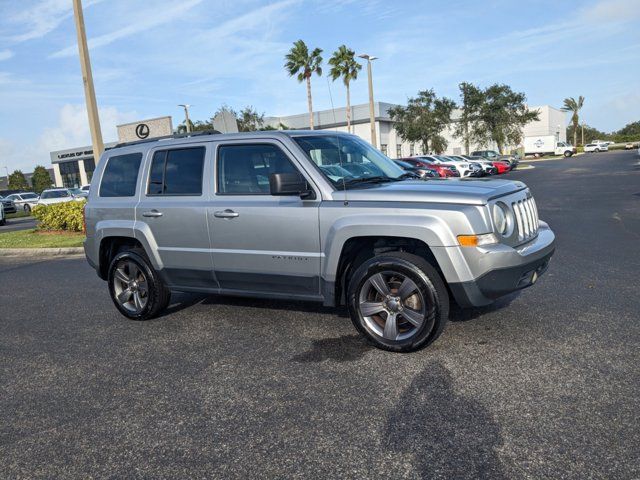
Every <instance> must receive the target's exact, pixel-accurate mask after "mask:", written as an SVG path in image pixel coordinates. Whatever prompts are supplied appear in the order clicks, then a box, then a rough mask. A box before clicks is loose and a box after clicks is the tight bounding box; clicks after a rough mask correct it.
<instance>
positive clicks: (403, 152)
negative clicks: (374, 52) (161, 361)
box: [265, 102, 567, 158]
mask: <svg viewBox="0 0 640 480" xmlns="http://www.w3.org/2000/svg"><path fill="white" fill-rule="evenodd" d="M395 106H396V105H394V104H392V103H385V102H376V103H375V104H374V107H375V108H374V111H375V128H376V140H377V144H378V148H380V150H381V151H382V152H383V153H385V154H386V155H388V156H389V157H391V158H402V157H410V156H412V155H421V154H426V153H429V152H423V151H422V145H421V144H419V143H416V144H412V143H410V142H404V141H403V140H402V139H401V138H400V137H399V136H398V135H397V133H396V131H395V129H394V128H393V124H394V122H393V120H391V116H390V115H389V109H390V108H392V107H395ZM529 109H530V110H537V111H538V115H539V119H538V120H537V121H535V122H531V123H529V124H528V125H526V126H525V127H524V129H523V132H522V133H523V138H524V137H525V136H542V135H555V136H556V138H557V139H558V141H566V125H567V122H566V113H565V112H563V111H562V110H559V109H557V108H554V107H551V106H549V105H543V106H541V107H529ZM459 115H460V113H459V111H455V112H454V114H453V118H454V120H455V119H456V118H459ZM369 118H370V117H369V104H367V103H364V104H359V105H353V106H352V107H351V133H354V134H356V135H358V136H359V137H361V138H363V139H365V140H367V141H371V128H370V125H371V123H370V121H369ZM313 121H314V126H315V129H316V130H335V131H340V132H346V131H347V109H346V108H336V109H333V110H320V111H317V112H314V113H313ZM265 124H266V125H269V126H272V127H274V128H278V127H279V126H280V124H282V125H285V126H286V127H287V128H290V129H296V130H298V129H299V130H305V129H308V128H309V114H308V113H301V114H297V115H289V116H284V117H267V118H265ZM453 130H454V126H453V124H452V125H450V126H449V127H448V128H447V129H445V131H444V132H442V135H443V136H444V137H445V139H446V140H447V143H448V146H447V150H446V152H445V153H446V154H450V155H455V154H462V153H465V151H464V143H463V142H462V140H461V139H459V138H456V137H454V136H453ZM512 147H513V148H517V147H518V145H513V146H512ZM484 149H494V150H497V147H496V145H494V144H489V145H486V146H482V145H471V150H484Z"/></svg>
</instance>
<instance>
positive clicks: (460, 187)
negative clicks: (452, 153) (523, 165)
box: [333, 178, 527, 205]
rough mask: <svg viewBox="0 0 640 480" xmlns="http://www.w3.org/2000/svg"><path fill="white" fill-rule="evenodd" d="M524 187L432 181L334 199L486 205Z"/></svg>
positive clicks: (506, 183) (360, 191)
mask: <svg viewBox="0 0 640 480" xmlns="http://www.w3.org/2000/svg"><path fill="white" fill-rule="evenodd" d="M524 188H527V186H526V185H525V184H524V183H522V182H520V181H512V180H493V179H467V178H461V179H460V178H455V179H452V178H448V179H444V178H432V179H429V180H426V181H425V180H405V181H402V182H390V183H380V184H372V185H363V186H362V187H361V188H358V189H351V190H346V191H342V190H340V191H337V192H334V193H333V199H334V200H338V201H344V200H349V201H353V202H429V203H462V204H467V205H485V204H486V203H487V202H488V201H489V199H490V198H494V197H500V196H503V195H507V194H509V193H513V192H516V191H518V190H522V189H524Z"/></svg>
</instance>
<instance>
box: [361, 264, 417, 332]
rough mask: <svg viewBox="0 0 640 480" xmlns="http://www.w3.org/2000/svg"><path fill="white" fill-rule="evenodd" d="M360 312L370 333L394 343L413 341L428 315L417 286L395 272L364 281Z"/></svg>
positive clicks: (377, 274)
mask: <svg viewBox="0 0 640 480" xmlns="http://www.w3.org/2000/svg"><path fill="white" fill-rule="evenodd" d="M358 308H359V310H360V314H361V315H362V318H363V319H364V325H365V327H366V328H367V330H369V331H370V332H371V333H372V334H374V335H377V336H379V337H382V338H384V339H385V340H391V341H400V340H406V339H408V338H411V337H413V336H414V335H415V334H416V333H417V332H418V331H419V330H420V327H422V324H423V323H424V320H425V317H426V312H427V305H426V302H425V300H424V296H423V295H422V292H421V291H420V289H419V288H418V285H417V284H416V283H415V282H414V281H413V280H411V279H410V278H409V277H407V276H406V275H404V274H402V273H399V272H394V271H384V272H378V273H375V274H373V275H371V276H370V277H368V278H367V279H366V280H365V282H364V283H363V285H362V288H361V289H360V296H359V301H358Z"/></svg>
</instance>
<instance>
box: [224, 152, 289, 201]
mask: <svg viewBox="0 0 640 480" xmlns="http://www.w3.org/2000/svg"><path fill="white" fill-rule="evenodd" d="M217 172H218V193H219V194H224V195H268V194H269V192H270V188H269V176H270V175H271V174H272V173H297V172H298V170H297V169H296V167H295V166H293V164H292V163H291V161H290V160H289V158H287V156H286V155H285V154H284V152H283V151H282V150H280V149H279V148H278V147H276V146H275V145H270V144H261V145H227V146H225V145H223V146H221V147H220V148H219V149H218V161H217Z"/></svg>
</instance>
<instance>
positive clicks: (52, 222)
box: [31, 200, 87, 232]
mask: <svg viewBox="0 0 640 480" xmlns="http://www.w3.org/2000/svg"><path fill="white" fill-rule="evenodd" d="M86 203H87V202H86V201H85V200H83V201H81V202H63V203H54V204H51V205H36V206H35V207H34V208H33V210H32V211H31V212H32V214H33V216H34V217H35V218H36V219H37V220H38V228H39V229H41V230H68V231H70V232H81V231H82V210H83V209H84V206H85V204H86Z"/></svg>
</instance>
